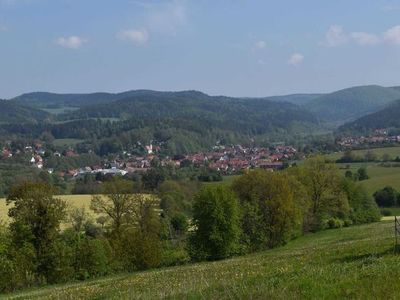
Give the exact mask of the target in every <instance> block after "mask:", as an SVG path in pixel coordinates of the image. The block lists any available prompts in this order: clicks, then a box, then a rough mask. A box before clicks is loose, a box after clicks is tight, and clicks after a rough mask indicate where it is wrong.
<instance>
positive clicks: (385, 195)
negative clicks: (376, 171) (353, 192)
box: [374, 186, 399, 207]
mask: <svg viewBox="0 0 400 300" xmlns="http://www.w3.org/2000/svg"><path fill="white" fill-rule="evenodd" d="M374 198H375V201H376V204H378V206H379V207H393V206H396V205H398V198H399V193H398V192H397V191H396V190H395V189H394V188H392V187H391V186H387V187H384V188H383V189H381V190H379V191H376V192H375V193H374Z"/></svg>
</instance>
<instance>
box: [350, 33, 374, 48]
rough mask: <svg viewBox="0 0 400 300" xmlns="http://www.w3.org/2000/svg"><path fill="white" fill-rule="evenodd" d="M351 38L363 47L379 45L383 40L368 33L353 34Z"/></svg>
mask: <svg viewBox="0 0 400 300" xmlns="http://www.w3.org/2000/svg"><path fill="white" fill-rule="evenodd" d="M350 36H351V38H352V39H353V40H354V41H355V42H356V43H357V44H359V45H361V46H370V45H371V46H372V45H377V44H379V43H380V42H381V39H380V38H379V37H378V36H377V35H376V34H372V33H368V32H352V33H351V34H350Z"/></svg>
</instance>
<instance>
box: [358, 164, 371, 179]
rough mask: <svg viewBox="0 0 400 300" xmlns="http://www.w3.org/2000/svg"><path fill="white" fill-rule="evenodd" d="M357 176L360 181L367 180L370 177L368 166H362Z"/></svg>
mask: <svg viewBox="0 0 400 300" xmlns="http://www.w3.org/2000/svg"><path fill="white" fill-rule="evenodd" d="M357 175H358V176H357V178H358V180H359V181H363V180H367V179H369V176H368V173H367V168H365V167H361V168H359V169H358V170H357Z"/></svg>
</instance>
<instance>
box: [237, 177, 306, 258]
mask: <svg viewBox="0 0 400 300" xmlns="http://www.w3.org/2000/svg"><path fill="white" fill-rule="evenodd" d="M233 190H234V191H235V192H236V194H237V195H238V197H239V200H240V205H241V209H242V213H243V218H242V230H243V235H244V241H245V244H246V246H247V248H248V250H250V251H256V250H260V249H264V248H266V247H269V248H272V247H276V246H278V245H282V244H284V243H286V242H287V240H288V239H289V238H290V236H291V235H292V234H293V232H294V228H295V224H296V222H297V221H298V216H299V215H298V212H299V211H298V210H297V208H296V205H295V202H294V191H293V190H292V189H291V186H290V183H289V177H288V176H287V175H286V174H282V173H271V172H267V171H264V170H257V171H253V172H250V173H248V174H245V175H243V176H242V177H240V178H239V179H237V180H236V181H235V182H234V183H233Z"/></svg>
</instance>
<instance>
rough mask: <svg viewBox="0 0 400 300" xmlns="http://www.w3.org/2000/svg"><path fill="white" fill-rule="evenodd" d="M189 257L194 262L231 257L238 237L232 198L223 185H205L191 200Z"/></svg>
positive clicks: (232, 194) (235, 207)
mask: <svg viewBox="0 0 400 300" xmlns="http://www.w3.org/2000/svg"><path fill="white" fill-rule="evenodd" d="M193 227H194V232H193V234H192V236H191V237H190V241H189V243H190V245H189V249H190V254H191V256H192V258H193V259H195V260H204V259H205V260H218V259H223V258H226V257H229V256H231V255H233V254H235V253H236V252H237V250H238V242H239V237H240V211H239V205H238V200H237V197H236V195H235V194H234V193H233V192H232V191H231V190H230V189H229V188H228V187H225V186H220V185H218V186H215V185H212V186H205V187H204V188H203V189H202V190H201V191H200V192H199V194H198V195H197V196H196V197H195V201H194V206H193Z"/></svg>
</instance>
